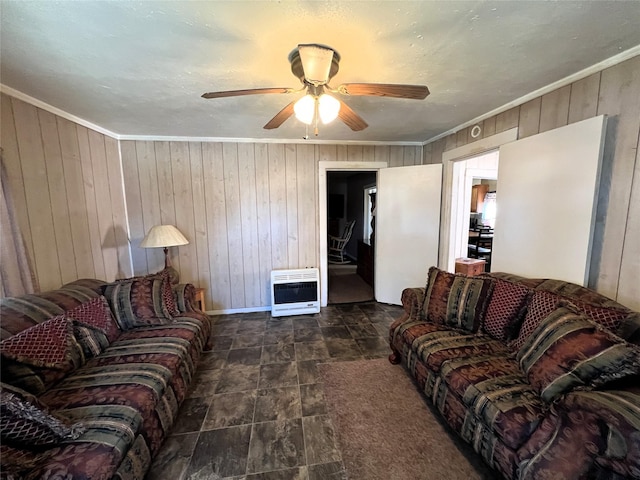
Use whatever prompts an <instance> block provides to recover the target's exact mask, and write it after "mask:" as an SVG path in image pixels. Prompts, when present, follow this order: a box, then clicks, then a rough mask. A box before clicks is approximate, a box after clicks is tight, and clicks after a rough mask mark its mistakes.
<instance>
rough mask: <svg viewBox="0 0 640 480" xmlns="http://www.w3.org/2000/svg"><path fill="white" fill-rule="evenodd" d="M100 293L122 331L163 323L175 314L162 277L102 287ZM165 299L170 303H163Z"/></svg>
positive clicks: (122, 281) (168, 283)
mask: <svg viewBox="0 0 640 480" xmlns="http://www.w3.org/2000/svg"><path fill="white" fill-rule="evenodd" d="M103 293H104V296H105V298H106V299H107V301H108V302H109V306H110V307H111V310H112V312H113V313H114V315H115V319H116V322H117V323H118V325H119V327H120V328H121V329H122V330H129V329H131V328H135V327H141V326H148V325H162V324H166V323H169V321H170V320H171V319H172V318H173V315H174V314H175V312H177V310H176V308H175V298H174V296H173V290H172V288H171V283H170V282H169V277H168V275H166V274H163V275H147V276H146V277H134V278H130V279H126V280H119V281H116V282H113V283H109V284H107V285H105V286H104V291H103ZM169 299H171V300H172V303H167V301H168V300H169Z"/></svg>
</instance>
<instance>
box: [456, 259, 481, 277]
mask: <svg viewBox="0 0 640 480" xmlns="http://www.w3.org/2000/svg"><path fill="white" fill-rule="evenodd" d="M486 263H487V262H485V261H484V260H481V259H479V258H456V273H464V274H465V275H469V276H472V275H480V274H481V273H484V266H485V264H486Z"/></svg>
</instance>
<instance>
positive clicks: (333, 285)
mask: <svg viewBox="0 0 640 480" xmlns="http://www.w3.org/2000/svg"><path fill="white" fill-rule="evenodd" d="M354 267H355V266H354ZM354 270H355V269H354ZM354 270H351V271H339V270H338V271H332V270H329V292H328V298H327V302H328V303H329V304H336V303H357V302H369V301H371V300H373V288H371V286H370V285H369V284H367V282H365V281H364V280H363V279H362V277H361V276H360V275H358V274H357V273H355V271H354Z"/></svg>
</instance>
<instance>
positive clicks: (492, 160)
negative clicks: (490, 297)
mask: <svg viewBox="0 0 640 480" xmlns="http://www.w3.org/2000/svg"><path fill="white" fill-rule="evenodd" d="M498 164H499V151H498V150H492V151H489V152H485V153H482V154H480V155H475V156H472V157H469V158H466V159H464V160H460V161H457V162H455V164H454V165H453V184H454V185H456V186H457V187H458V188H456V189H454V190H453V192H452V194H453V195H456V196H457V197H458V198H457V199H454V200H452V202H451V203H452V205H455V208H452V212H451V221H452V225H454V226H455V230H454V235H453V240H454V242H453V248H452V249H451V250H450V252H449V255H450V257H449V259H448V261H449V262H450V263H455V260H456V259H457V258H460V257H471V258H479V259H482V260H485V262H486V263H485V271H490V268H491V254H492V243H493V233H494V227H495V211H496V210H495V206H496V203H497V180H498Z"/></svg>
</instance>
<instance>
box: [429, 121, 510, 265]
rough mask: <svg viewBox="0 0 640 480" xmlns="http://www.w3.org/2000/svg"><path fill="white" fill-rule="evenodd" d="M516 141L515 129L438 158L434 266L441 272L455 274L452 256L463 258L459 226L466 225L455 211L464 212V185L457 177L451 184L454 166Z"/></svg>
mask: <svg viewBox="0 0 640 480" xmlns="http://www.w3.org/2000/svg"><path fill="white" fill-rule="evenodd" d="M517 138H518V129H517V128H512V129H510V130H506V131H504V132H501V133H497V134H495V135H491V136H489V137H485V138H483V139H481V140H477V141H475V142H472V143H469V144H467V145H463V146H461V147H457V148H454V149H452V150H448V151H446V152H444V153H443V154H442V167H443V172H442V173H443V179H442V189H443V191H442V215H441V219H442V221H441V224H440V252H439V254H438V266H439V267H440V268H441V269H443V270H447V271H449V272H453V271H454V270H455V259H456V253H452V252H456V251H457V252H458V254H457V255H458V256H466V254H464V248H462V247H461V246H466V245H467V244H466V243H465V242H466V241H465V240H463V234H461V233H460V232H463V231H464V228H465V227H463V226H462V225H465V224H466V220H462V219H463V218H464V217H463V216H461V214H460V213H459V209H461V208H464V206H463V205H460V203H462V202H463V201H464V196H463V195H461V194H460V192H461V191H465V183H464V181H462V183H461V180H460V178H461V177H460V175H457V176H456V179H457V181H455V182H454V168H455V165H456V164H458V163H459V162H460V161H464V160H467V159H469V158H471V157H473V156H478V155H481V154H484V153H487V152H490V151H493V150H496V149H498V148H499V147H500V146H501V145H504V144H507V143H510V142H514V141H515V140H517ZM462 178H464V177H462ZM469 201H470V200H469ZM456 248H457V250H456Z"/></svg>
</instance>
